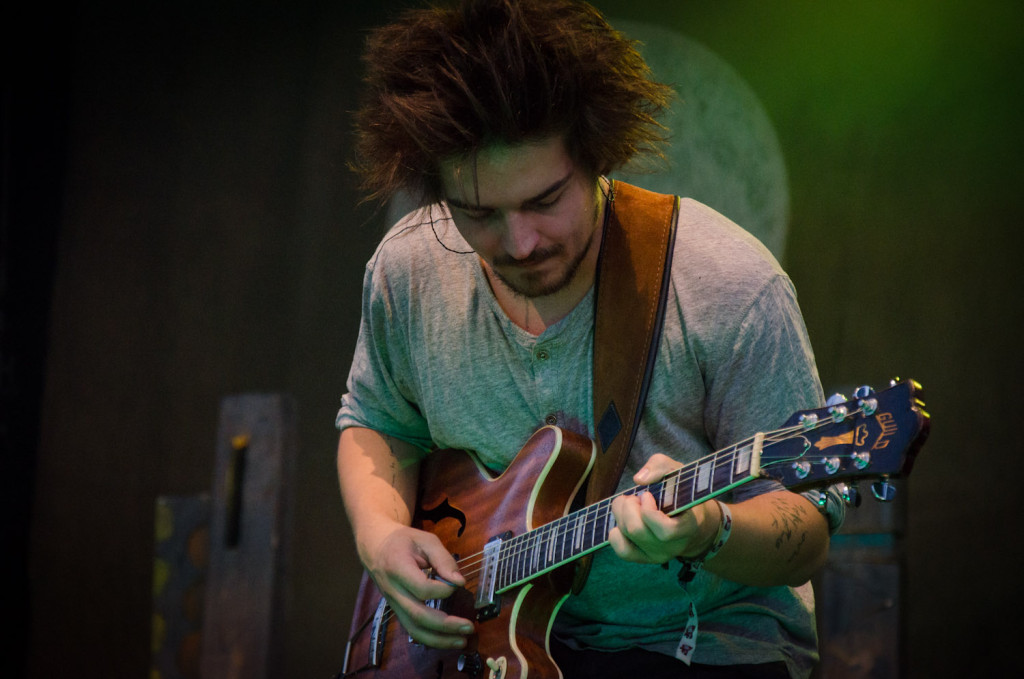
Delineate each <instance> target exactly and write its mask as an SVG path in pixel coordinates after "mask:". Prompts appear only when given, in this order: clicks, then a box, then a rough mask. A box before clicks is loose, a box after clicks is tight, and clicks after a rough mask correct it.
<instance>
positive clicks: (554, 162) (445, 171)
mask: <svg viewBox="0 0 1024 679" xmlns="http://www.w3.org/2000/svg"><path fill="white" fill-rule="evenodd" d="M440 171H441V188H442V190H443V191H444V196H445V198H450V199H453V200H455V201H458V202H460V203H463V204H466V205H480V206H486V207H506V206H508V207H518V206H519V205H522V204H523V203H525V202H529V201H530V200H531V199H533V198H535V197H537V196H539V195H540V194H542V193H543V192H544V191H546V190H547V189H548V188H549V187H550V186H552V185H553V184H555V183H557V182H559V181H560V180H562V179H564V178H565V177H567V176H568V175H569V174H570V173H571V172H572V171H573V162H572V158H571V157H570V156H569V153H568V152H567V151H566V148H565V143H564V142H563V141H562V138H561V137H553V138H551V139H546V140H543V141H539V142H530V143H524V144H516V145H506V144H496V145H493V146H488V147H486V148H484V149H482V150H481V151H479V152H478V153H475V154H472V155H467V156H459V157H456V158H450V159H447V160H444V161H442V162H441V164H440Z"/></svg>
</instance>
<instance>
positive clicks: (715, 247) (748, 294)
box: [672, 198, 792, 317]
mask: <svg viewBox="0 0 1024 679" xmlns="http://www.w3.org/2000/svg"><path fill="white" fill-rule="evenodd" d="M672 287H673V289H674V290H675V292H676V294H677V295H678V297H679V299H680V301H681V302H682V303H684V306H692V307H693V308H695V309H704V310H706V311H707V312H708V313H710V314H713V315H715V316H718V317H725V316H728V315H732V314H729V313H728V312H730V311H731V312H733V314H739V315H743V314H744V313H745V312H746V310H747V309H749V308H750V306H751V305H752V304H754V302H755V300H757V299H758V298H759V297H760V296H761V295H762V294H764V293H765V291H767V290H773V289H774V290H779V289H783V290H785V289H791V287H792V284H791V282H790V280H789V277H788V276H787V275H786V273H785V271H783V269H782V267H781V266H780V265H779V263H778V261H777V260H776V259H775V257H774V256H773V255H772V254H771V252H770V251H769V250H768V248H767V247H765V246H764V244H762V243H761V242H760V241H759V240H758V239H757V238H755V237H754V236H753V235H752V234H750V233H749V232H748V231H746V230H744V229H743V228H742V227H740V226H739V225H737V224H736V223H735V222H733V221H732V220H730V219H728V218H727V217H725V216H724V215H722V214H721V213H719V212H717V211H715V210H713V209H712V208H710V207H708V206H706V205H704V204H702V203H699V202H697V201H695V200H692V199H689V198H683V199H681V200H680V201H679V219H678V226H677V231H676V242H675V249H674V252H673V259H672Z"/></svg>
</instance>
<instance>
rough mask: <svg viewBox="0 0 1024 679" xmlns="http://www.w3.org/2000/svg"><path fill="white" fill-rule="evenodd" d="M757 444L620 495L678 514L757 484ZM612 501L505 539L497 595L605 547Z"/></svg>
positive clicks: (721, 452) (734, 449)
mask: <svg viewBox="0 0 1024 679" xmlns="http://www.w3.org/2000/svg"><path fill="white" fill-rule="evenodd" d="M761 442H762V439H761V437H755V438H753V439H750V440H747V441H743V442H741V443H738V444H736V445H734V446H730V447H728V448H723V449H722V450H719V451H718V452H715V453H712V454H710V455H708V456H706V457H703V458H701V459H700V460H697V461H696V462H692V463H690V464H688V465H684V466H683V467H680V468H679V469H678V470H676V471H675V472H672V473H671V474H669V475H668V476H666V477H665V478H663V479H662V480H661V481H658V482H657V483H654V484H651V485H649V486H636V487H634V488H630V489H628V490H625V491H622V492H621V493H619V494H620V495H638V494H640V493H644V492H649V493H651V495H652V496H653V497H654V499H655V502H656V503H657V504H658V507H659V509H661V511H663V512H665V513H666V514H668V515H673V514H678V513H679V512H682V511H684V510H686V509H689V508H690V507H693V506H694V505H697V504H700V503H701V502H704V501H705V500H709V499H711V498H713V497H715V496H716V495H721V494H722V493H724V492H726V491H728V490H730V489H732V488H734V487H736V486H738V485H740V484H742V483H745V482H747V481H749V480H751V479H753V478H756V477H757V475H758V473H759V471H760V463H759V455H760V447H761ZM613 499H614V497H612V498H607V499H605V500H601V501H600V502H597V503H595V504H592V505H590V506H588V507H584V508H583V509H579V510H576V511H574V512H572V513H570V514H567V515H566V516H563V517H561V518H559V519H556V520H554V521H552V522H550V523H547V524H545V525H543V526H541V527H539V528H536V529H534V530H531V531H528V532H526V533H524V534H522V535H516V536H513V537H510V538H507V539H505V540H504V541H503V542H502V544H501V549H500V551H499V556H498V566H497V573H496V582H495V585H496V589H497V591H499V592H501V591H505V590H507V589H511V588H513V587H518V586H519V585H521V584H523V583H525V582H527V581H529V580H531V579H533V578H535V577H537V576H538V575H541V574H543V573H546V572H548V571H550V570H553V569H555V568H558V567H559V566H562V565H564V564H567V563H569V562H570V561H573V560H575V559H578V558H579V557H581V556H583V555H585V554H589V553H590V552H593V551H595V550H598V549H600V548H602V547H604V546H605V545H607V544H608V536H609V534H610V533H611V530H612V528H614V527H615V517H614V516H613V515H612V510H611V506H612V500H613Z"/></svg>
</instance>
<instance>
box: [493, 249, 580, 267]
mask: <svg viewBox="0 0 1024 679" xmlns="http://www.w3.org/2000/svg"><path fill="white" fill-rule="evenodd" d="M563 249H564V248H563V247H562V246H561V245H552V246H551V247H548V248H539V249H537V250H534V251H533V252H531V253H530V254H528V255H527V256H526V257H523V258H522V259H517V258H515V257H513V256H512V255H501V256H498V257H495V258H494V262H493V263H492V266H532V265H534V264H540V263H541V262H544V261H546V260H548V259H551V258H552V257H555V256H557V255H560V254H561V253H562V250H563Z"/></svg>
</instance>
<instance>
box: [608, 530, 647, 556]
mask: <svg viewBox="0 0 1024 679" xmlns="http://www.w3.org/2000/svg"><path fill="white" fill-rule="evenodd" d="M608 544H610V545H611V547H612V551H613V552H615V554H616V555H617V556H618V557H619V558H620V559H622V560H624V561H631V562H633V563H651V561H650V559H649V558H648V557H647V554H645V553H644V551H643V550H642V549H640V548H639V547H637V546H636V545H635V544H634V543H633V542H632V541H631V540H630V539H629V538H627V537H626V535H625V534H624V533H623V532H622V531H621V530H619V528H618V527H616V528H612V530H611V531H610V532H609V533H608Z"/></svg>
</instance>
